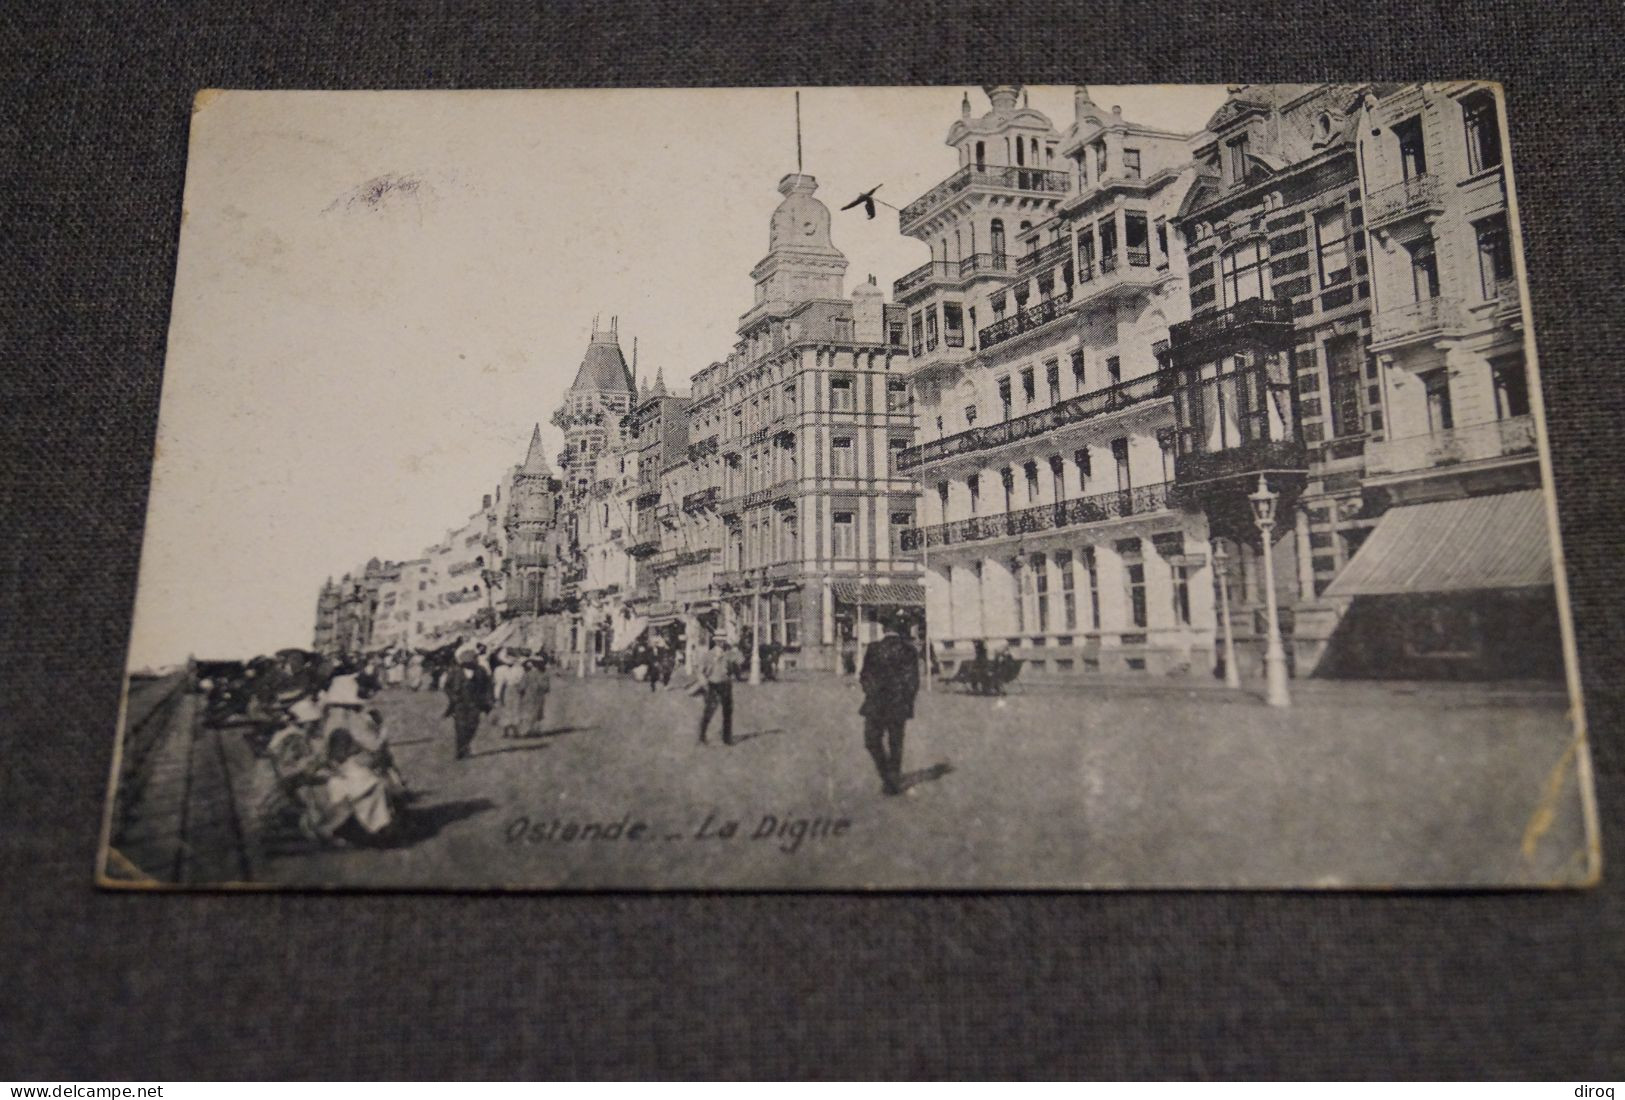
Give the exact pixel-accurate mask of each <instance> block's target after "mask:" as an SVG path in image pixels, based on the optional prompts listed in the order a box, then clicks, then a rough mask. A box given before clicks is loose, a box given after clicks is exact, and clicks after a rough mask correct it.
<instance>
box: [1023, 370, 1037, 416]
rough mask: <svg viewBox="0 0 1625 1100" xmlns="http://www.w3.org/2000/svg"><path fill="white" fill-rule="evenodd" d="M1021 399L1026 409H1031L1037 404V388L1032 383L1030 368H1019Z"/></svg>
mask: <svg viewBox="0 0 1625 1100" xmlns="http://www.w3.org/2000/svg"><path fill="white" fill-rule="evenodd" d="M1021 397H1022V400H1023V401H1024V402H1025V403H1026V405H1027V407H1028V408H1032V407H1033V406H1034V405H1036V404H1037V403H1038V388H1037V386H1036V385H1035V384H1034V382H1033V369H1032V368H1031V367H1022V368H1021Z"/></svg>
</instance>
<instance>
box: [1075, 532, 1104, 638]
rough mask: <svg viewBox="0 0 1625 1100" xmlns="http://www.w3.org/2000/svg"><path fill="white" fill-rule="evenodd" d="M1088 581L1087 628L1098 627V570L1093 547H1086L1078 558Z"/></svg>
mask: <svg viewBox="0 0 1625 1100" xmlns="http://www.w3.org/2000/svg"><path fill="white" fill-rule="evenodd" d="M1079 562H1080V564H1082V566H1083V572H1084V575H1085V577H1086V578H1087V579H1088V581H1089V629H1090V630H1099V629H1100V571H1099V570H1097V569H1096V568H1095V548H1094V547H1093V546H1091V547H1088V548H1087V549H1085V550H1084V551H1083V554H1082V556H1081V557H1080V558H1079Z"/></svg>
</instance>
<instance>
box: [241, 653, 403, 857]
mask: <svg viewBox="0 0 1625 1100" xmlns="http://www.w3.org/2000/svg"><path fill="white" fill-rule="evenodd" d="M380 687H381V683H380V681H379V680H378V678H377V676H376V674H375V673H374V672H371V671H368V670H367V669H366V668H365V666H360V665H357V664H354V663H352V662H350V661H347V660H342V659H341V660H340V661H339V662H338V663H337V664H336V665H335V666H334V668H333V672H332V676H331V678H330V679H328V681H327V683H326V685H325V686H323V687H321V688H320V689H319V690H312V689H310V688H308V687H304V686H298V685H296V686H293V687H289V688H287V689H285V690H284V691H283V692H282V693H281V694H279V695H278V697H277V701H278V704H279V705H280V708H281V721H280V723H279V724H278V725H277V727H276V729H275V730H274V732H273V733H272V734H271V737H270V739H269V741H267V742H266V744H265V747H264V753H265V755H266V757H267V758H268V759H269V760H270V764H271V768H272V771H273V772H274V773H275V776H276V791H275V795H276V796H277V797H278V798H280V799H283V800H285V802H286V804H288V805H289V806H291V807H292V809H293V811H294V813H295V816H296V818H297V822H298V827H299V831H300V832H301V833H303V834H304V835H305V836H306V837H307V838H308V839H310V840H312V841H315V842H316V843H319V844H322V845H325V846H330V847H343V846H346V845H351V844H369V843H377V842H380V841H384V840H387V839H388V837H389V836H390V835H391V833H392V831H394V830H395V828H396V827H397V825H398V824H399V822H400V819H401V815H402V812H403V810H404V807H405V804H406V801H407V799H408V797H409V795H410V788H409V787H408V786H407V783H406V778H405V777H404V776H403V775H402V774H401V772H400V769H399V767H397V765H396V763H395V757H394V754H393V753H392V752H391V751H390V746H389V734H388V731H387V729H386V727H385V723H384V717H383V714H382V713H381V712H380V711H379V710H377V709H376V708H375V707H372V706H370V705H369V703H370V700H371V697H372V696H373V695H374V694H376V693H377V691H378V690H379V688H380Z"/></svg>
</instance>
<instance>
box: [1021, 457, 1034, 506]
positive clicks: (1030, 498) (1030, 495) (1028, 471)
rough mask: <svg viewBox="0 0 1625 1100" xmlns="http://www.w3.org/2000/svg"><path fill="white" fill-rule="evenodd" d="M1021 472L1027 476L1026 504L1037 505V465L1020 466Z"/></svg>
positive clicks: (1028, 463)
mask: <svg viewBox="0 0 1625 1100" xmlns="http://www.w3.org/2000/svg"><path fill="white" fill-rule="evenodd" d="M1021 469H1022V472H1023V473H1024V474H1025V475H1026V476H1027V503H1028V504H1036V503H1038V463H1036V462H1027V463H1025V464H1023V465H1022V468H1021Z"/></svg>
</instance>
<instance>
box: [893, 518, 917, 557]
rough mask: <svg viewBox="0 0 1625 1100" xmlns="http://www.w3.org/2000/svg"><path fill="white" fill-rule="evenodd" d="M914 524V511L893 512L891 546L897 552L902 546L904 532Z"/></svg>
mask: <svg viewBox="0 0 1625 1100" xmlns="http://www.w3.org/2000/svg"><path fill="white" fill-rule="evenodd" d="M913 526H914V513H912V512H893V513H892V514H891V548H892V552H893V553H896V552H897V551H898V550H900V549H901V548H902V544H903V532H904V531H907V530H908V529H909V528H911V527H913Z"/></svg>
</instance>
